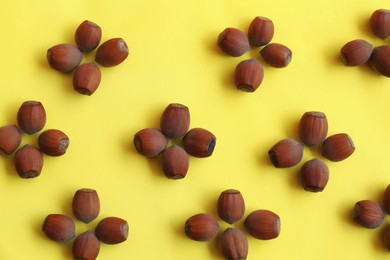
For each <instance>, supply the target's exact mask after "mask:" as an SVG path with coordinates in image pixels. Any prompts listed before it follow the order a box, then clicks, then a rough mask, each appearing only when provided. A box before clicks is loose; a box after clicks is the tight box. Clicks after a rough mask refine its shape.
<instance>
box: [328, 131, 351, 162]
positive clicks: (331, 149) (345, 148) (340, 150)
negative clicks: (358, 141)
mask: <svg viewBox="0 0 390 260" xmlns="http://www.w3.org/2000/svg"><path fill="white" fill-rule="evenodd" d="M354 151H355V145H354V143H353V141H352V139H351V137H349V135H347V134H345V133H340V134H335V135H332V136H329V137H328V138H326V139H325V141H324V142H323V143H322V151H321V154H322V156H324V157H325V158H327V159H329V160H331V161H333V162H339V161H342V160H345V159H347V158H348V157H349V156H351V154H352V153H353V152H354Z"/></svg>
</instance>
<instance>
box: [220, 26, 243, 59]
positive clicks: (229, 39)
mask: <svg viewBox="0 0 390 260" xmlns="http://www.w3.org/2000/svg"><path fill="white" fill-rule="evenodd" d="M217 45H218V47H219V48H220V49H221V50H222V51H223V52H224V53H226V54H228V55H230V56H233V57H239V56H241V55H243V54H244V53H246V52H248V51H249V50H250V46H249V41H248V38H247V37H246V35H245V33H243V32H242V31H240V30H238V29H236V28H226V29H225V30H223V31H222V32H221V33H220V34H219V35H218V39H217Z"/></svg>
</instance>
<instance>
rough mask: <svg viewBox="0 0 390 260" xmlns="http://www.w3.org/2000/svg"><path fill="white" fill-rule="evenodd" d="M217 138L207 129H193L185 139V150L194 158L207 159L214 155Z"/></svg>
mask: <svg viewBox="0 0 390 260" xmlns="http://www.w3.org/2000/svg"><path fill="white" fill-rule="evenodd" d="M215 144H216V137H215V136H214V135H213V134H212V133H211V132H209V131H208V130H206V129H203V128H192V129H191V130H190V131H188V132H187V134H186V135H185V136H184V137H183V146H184V149H185V150H186V151H187V153H189V154H190V155H192V156H195V157H199V158H205V157H209V156H211V155H212V154H213V152H214V148H215Z"/></svg>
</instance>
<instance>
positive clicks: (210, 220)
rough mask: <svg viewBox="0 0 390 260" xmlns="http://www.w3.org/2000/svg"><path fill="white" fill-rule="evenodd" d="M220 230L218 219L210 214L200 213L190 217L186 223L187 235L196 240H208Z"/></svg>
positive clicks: (185, 230)
mask: <svg viewBox="0 0 390 260" xmlns="http://www.w3.org/2000/svg"><path fill="white" fill-rule="evenodd" d="M218 231H219V224H218V222H217V220H216V219H215V218H214V217H213V216H212V215H210V214H207V213H199V214H196V215H193V216H191V217H190V218H188V219H187V220H186V222H185V224H184V232H185V234H186V235H187V237H189V238H191V239H193V240H196V241H208V240H210V239H212V238H214V237H215V236H216V234H217V233H218Z"/></svg>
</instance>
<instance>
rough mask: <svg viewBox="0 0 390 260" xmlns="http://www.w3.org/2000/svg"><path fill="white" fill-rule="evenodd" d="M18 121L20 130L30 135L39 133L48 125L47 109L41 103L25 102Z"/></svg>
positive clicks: (18, 115) (18, 114)
mask: <svg viewBox="0 0 390 260" xmlns="http://www.w3.org/2000/svg"><path fill="white" fill-rule="evenodd" d="M17 121H18V125H19V127H20V129H22V130H23V131H24V132H25V133H27V134H29V135H31V134H34V133H36V132H39V131H40V130H41V129H42V128H43V127H45V124H46V111H45V108H44V107H43V105H42V103H41V102H39V101H34V100H29V101H25V102H23V104H22V105H21V106H20V108H19V110H18V113H17Z"/></svg>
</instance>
